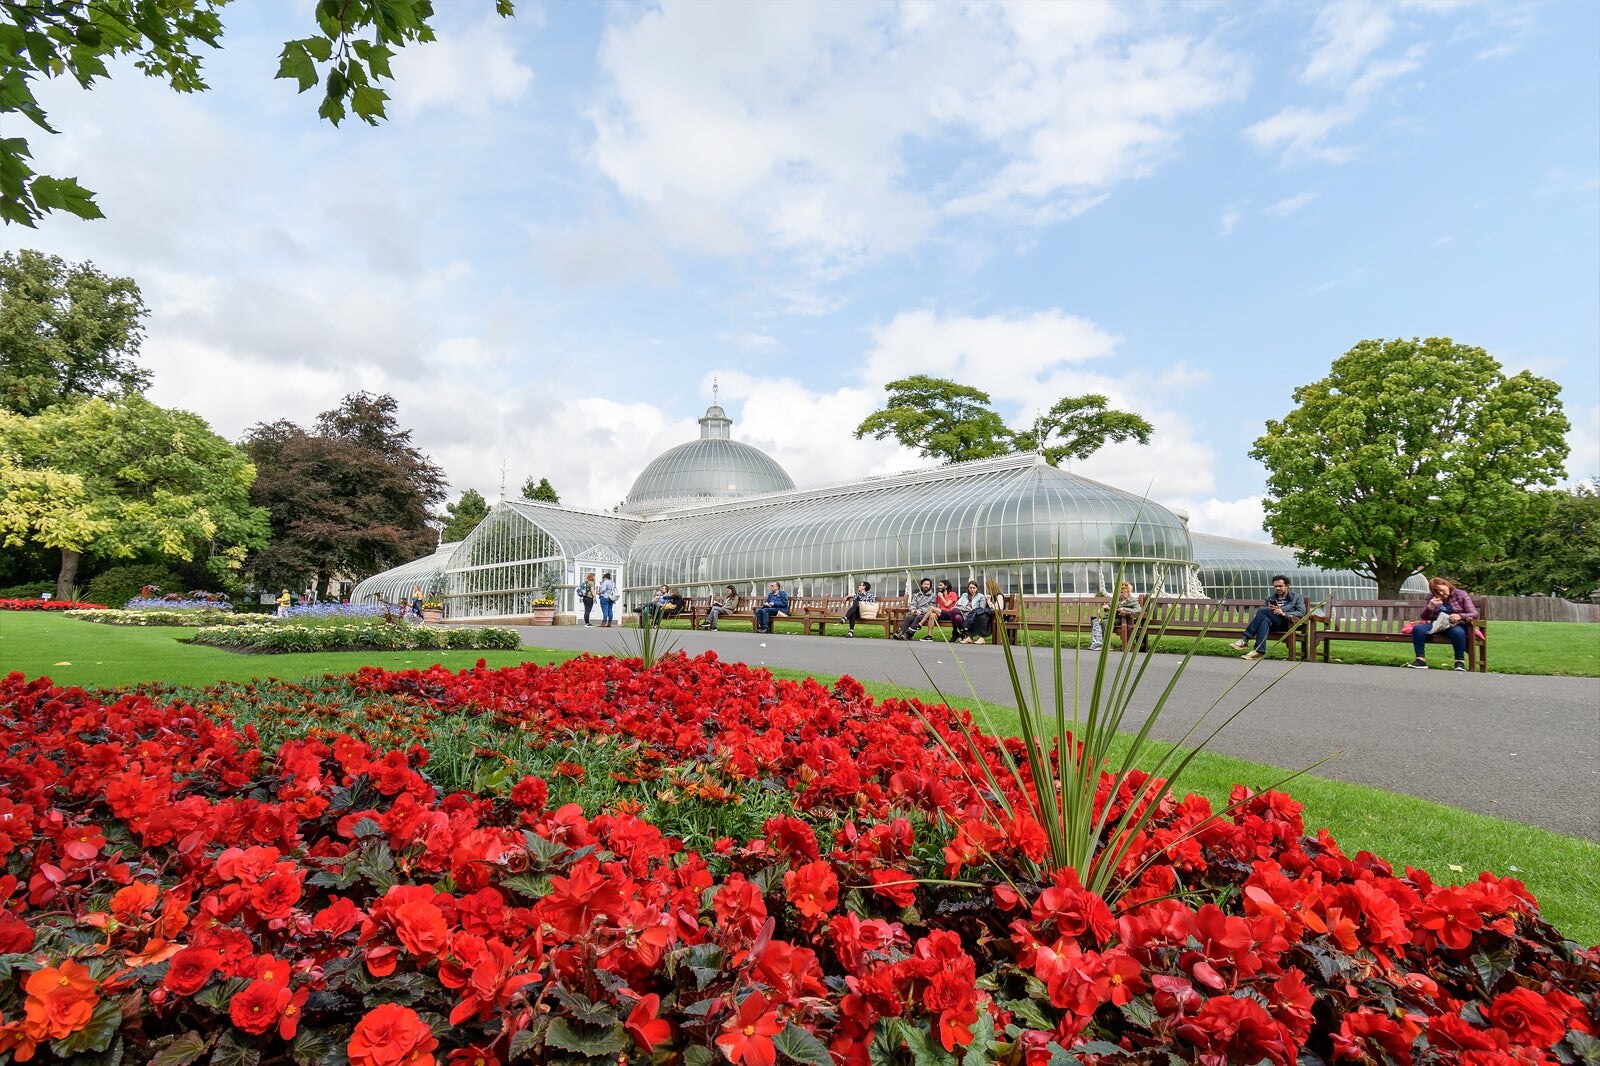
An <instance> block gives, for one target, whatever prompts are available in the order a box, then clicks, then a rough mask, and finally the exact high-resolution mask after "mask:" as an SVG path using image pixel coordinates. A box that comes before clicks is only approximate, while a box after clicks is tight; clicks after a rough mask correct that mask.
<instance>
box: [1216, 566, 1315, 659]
mask: <svg viewBox="0 0 1600 1066" xmlns="http://www.w3.org/2000/svg"><path fill="white" fill-rule="evenodd" d="M1305 616H1306V598H1305V596H1303V595H1301V594H1300V593H1298V592H1291V591H1290V590H1289V579H1288V578H1287V577H1284V576H1283V575H1282V574H1279V575H1277V576H1276V577H1274V578H1273V579H1272V593H1271V595H1269V596H1268V597H1267V598H1266V599H1265V600H1263V601H1262V606H1261V607H1260V608H1259V609H1258V610H1257V611H1256V616H1255V617H1254V618H1252V619H1250V624H1249V625H1247V626H1245V627H1244V636H1243V637H1241V638H1239V639H1238V640H1236V641H1234V642H1233V645H1232V646H1233V647H1234V648H1235V649H1240V648H1246V647H1249V645H1250V643H1251V642H1252V641H1254V642H1255V647H1254V648H1251V649H1250V650H1249V651H1248V652H1246V653H1245V655H1244V657H1245V658H1246V659H1259V658H1261V657H1262V656H1263V655H1265V654H1267V640H1268V639H1269V638H1270V637H1271V636H1272V634H1274V633H1281V632H1283V631H1284V630H1286V629H1288V628H1289V627H1290V626H1292V625H1294V624H1295V622H1297V621H1299V620H1300V619H1302V618H1304V617H1305Z"/></svg>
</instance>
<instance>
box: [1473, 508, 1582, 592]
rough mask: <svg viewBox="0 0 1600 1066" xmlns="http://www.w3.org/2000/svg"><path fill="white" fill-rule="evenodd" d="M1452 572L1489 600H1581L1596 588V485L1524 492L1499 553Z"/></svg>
mask: <svg viewBox="0 0 1600 1066" xmlns="http://www.w3.org/2000/svg"><path fill="white" fill-rule="evenodd" d="M1453 569H1454V570H1455V574H1456V576H1457V577H1459V578H1460V579H1461V580H1462V581H1463V582H1464V583H1465V584H1466V586H1467V588H1469V589H1471V590H1472V591H1473V592H1486V593H1489V594H1490V595H1498V596H1522V595H1529V594H1537V595H1547V594H1554V595H1557V596H1564V597H1566V598H1568V599H1582V598H1584V597H1585V596H1588V595H1590V594H1591V593H1593V592H1595V591H1596V590H1597V589H1600V480H1590V481H1589V482H1588V483H1586V484H1579V485H1577V486H1575V487H1574V488H1572V489H1571V490H1570V491H1569V490H1564V489H1545V490H1542V491H1535V492H1531V493H1529V498H1528V501H1527V505H1526V506H1525V507H1524V508H1523V509H1522V518H1521V520H1520V521H1519V522H1518V523H1517V527H1516V529H1514V530H1513V531H1512V533H1511V535H1510V536H1509V537H1508V538H1507V539H1506V545H1505V549H1504V550H1503V551H1502V552H1501V553H1500V554H1499V555H1497V556H1495V557H1494V558H1491V559H1486V560H1478V561H1475V562H1470V563H1464V564H1460V565H1457V566H1455V567H1454V568H1453Z"/></svg>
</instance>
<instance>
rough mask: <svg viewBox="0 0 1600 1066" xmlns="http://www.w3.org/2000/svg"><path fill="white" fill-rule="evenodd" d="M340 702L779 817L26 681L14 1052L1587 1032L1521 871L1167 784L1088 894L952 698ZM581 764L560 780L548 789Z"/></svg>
mask: <svg viewBox="0 0 1600 1066" xmlns="http://www.w3.org/2000/svg"><path fill="white" fill-rule="evenodd" d="M351 685H352V686H353V687H354V689H356V690H357V691H360V692H364V693H369V694H371V695H372V696H373V697H375V698H379V699H381V700H382V701H385V702H387V703H388V704H390V705H392V706H393V708H394V714H395V718H396V722H397V723H399V722H404V720H405V718H406V716H407V714H408V713H409V715H410V716H411V717H412V718H414V719H419V720H420V719H425V718H428V717H434V718H437V717H441V716H444V717H448V716H466V717H471V718H483V719H485V720H487V721H488V722H492V723H494V724H495V725H496V726H497V727H499V728H500V729H501V730H507V731H516V732H517V734H518V735H519V736H524V737H526V738H527V739H528V740H529V741H530V742H542V743H544V744H546V745H550V746H553V747H555V748H561V747H566V746H568V745H569V743H570V741H571V739H572V738H575V737H587V738H590V741H591V742H592V743H594V744H602V745H606V746H608V747H610V748H619V747H620V751H621V752H626V756H625V757H624V756H622V755H621V754H620V752H617V751H613V752H612V753H611V761H612V763H613V765H614V767H615V768H614V769H612V770H611V771H610V772H611V773H614V774H618V775H620V776H622V777H623V778H626V779H628V780H631V781H635V782H643V783H646V787H650V788H652V789H653V790H654V791H655V792H656V793H657V794H658V795H659V794H665V793H667V792H669V791H670V792H671V793H672V794H674V795H676V796H679V797H682V800H681V802H685V803H687V802H693V803H696V804H701V805H707V806H710V807H715V806H716V805H718V804H729V803H737V802H738V796H739V794H740V792H741V791H742V790H744V789H746V788H749V787H754V788H756V789H758V790H759V791H761V792H763V793H766V792H770V793H773V794H775V795H776V796H778V797H780V798H782V799H784V800H786V806H787V809H788V810H789V811H790V812H791V813H787V814H780V815H777V816H775V817H772V818H769V819H767V820H766V821H765V822H764V823H763V826H762V831H761V832H760V833H759V834H758V835H752V836H749V837H747V838H743V839H736V838H724V839H720V840H717V841H715V842H714V843H713V844H712V845H711V846H710V847H707V848H705V849H703V850H690V849H687V848H685V847H684V846H683V845H682V843H681V842H679V841H677V840H676V839H674V838H671V837H667V836H664V835H663V834H662V833H661V832H660V831H659V830H658V829H656V828H655V827H653V826H652V825H650V824H649V823H647V822H645V821H643V820H642V819H640V818H639V817H638V816H637V808H636V807H632V806H630V805H629V804H626V803H623V802H614V803H612V804H610V805H609V806H607V807H605V808H603V809H598V810H592V811H584V810H582V809H579V808H578V807H577V806H575V805H570V804H569V805H564V806H556V805H555V804H553V803H552V802H551V795H552V792H553V791H554V788H553V786H552V783H551V782H550V781H549V780H546V779H545V778H541V777H537V776H532V775H530V776H524V777H522V778H520V779H517V780H515V781H507V782H505V783H504V787H499V788H494V789H491V790H488V791H485V792H465V791H463V792H455V793H450V794H441V793H440V791H439V790H438V789H437V788H436V787H435V785H434V784H433V783H431V782H430V781H429V779H428V765H429V762H430V760H429V753H428V751H427V750H426V749H424V748H422V747H419V746H413V747H410V748H403V747H397V748H392V749H391V750H388V751H384V750H382V749H381V748H378V747H375V746H374V745H372V744H371V743H369V742H368V741H367V740H365V739H363V738H362V737H361V736H359V735H351V734H350V733H347V732H339V731H333V730H328V729H319V728H316V727H311V728H310V729H308V735H305V736H299V737H296V736H292V735H291V734H292V733H293V731H294V726H293V724H292V722H293V719H294V718H295V716H296V715H297V713H299V712H297V710H296V708H295V707H294V706H293V705H292V704H291V705H287V706H284V707H283V708H282V709H281V710H280V711H277V712H275V713H274V715H273V717H274V719H275V720H276V721H277V729H278V730H280V731H281V734H282V735H283V736H284V737H286V739H284V740H283V741H282V742H281V743H280V744H278V746H277V747H276V750H264V748H263V746H262V743H261V741H260V739H259V737H258V736H257V734H256V733H255V731H254V730H253V729H252V728H251V727H248V726H247V727H244V728H239V727H236V726H234V725H233V724H231V723H230V722H229V721H228V720H227V719H226V717H225V716H224V714H223V712H225V710H226V704H225V703H224V702H221V701H220V700H219V701H218V702H216V703H215V704H214V705H213V704H211V703H209V702H208V701H206V700H193V701H191V700H185V701H181V702H175V703H165V702H161V701H157V700H152V699H151V698H150V697H149V696H146V695H141V694H139V693H137V692H132V693H127V694H121V695H118V696H117V697H115V701H114V702H110V703H107V702H104V701H102V700H101V699H99V698H96V697H95V696H93V695H91V694H88V693H85V692H83V691H81V690H77V689H66V690H64V689H59V688H56V687H54V686H52V685H50V684H49V683H48V682H44V681H34V682H29V681H27V680H26V679H24V678H23V677H22V676H21V675H17V674H13V675H11V676H10V677H8V678H6V679H5V680H4V681H3V682H0V735H3V736H5V737H6V738H8V739H7V744H6V747H5V748H4V749H0V784H3V786H4V787H3V789H0V825H3V826H4V829H3V832H0V856H3V858H4V863H5V867H4V872H3V873H0V900H4V901H5V909H4V911H0V952H4V953H6V954H4V955H0V1054H4V1053H9V1054H10V1055H12V1056H14V1057H15V1058H17V1059H18V1060H21V1059H24V1058H26V1057H28V1056H30V1055H35V1054H36V1053H44V1052H45V1051H46V1049H48V1052H49V1053H50V1054H53V1055H55V1056H57V1057H60V1058H63V1059H66V1058H74V1059H84V1058H87V1057H89V1056H91V1055H99V1056H103V1057H105V1058H106V1060H107V1061H114V1060H117V1059H124V1058H126V1059H128V1060H133V1061H147V1060H150V1059H154V1058H157V1057H159V1058H160V1059H161V1060H162V1061H163V1062H172V1063H180V1062H181V1063H186V1062H193V1061H197V1060H199V1059H201V1058H202V1057H204V1056H208V1055H209V1056H210V1058H211V1060H212V1061H218V1062H246V1061H257V1059H258V1057H259V1058H268V1059H272V1060H275V1061H283V1060H284V1059H285V1058H290V1059H292V1060H294V1061H296V1062H298V1063H311V1062H324V1061H334V1062H336V1061H346V1060H347V1061H348V1062H350V1063H352V1064H355V1066H369V1064H370V1066H375V1064H377V1063H379V1062H401V1061H404V1062H410V1063H414V1064H419V1066H420V1064H423V1063H433V1062H436V1061H438V1059H442V1058H446V1057H448V1060H449V1061H450V1062H451V1063H467V1062H477V1063H484V1064H488V1063H509V1062H511V1061H513V1060H521V1061H531V1062H555V1061H573V1060H574V1059H575V1057H589V1058H595V1057H602V1056H603V1057H605V1058H606V1059H608V1060H610V1061H621V1060H622V1059H624V1058H627V1059H628V1060H629V1061H659V1062H669V1061H670V1062H683V1063H692V1064H697V1066H703V1064H709V1063H711V1062H713V1061H717V1060H719V1059H726V1060H728V1061H731V1062H735V1063H741V1062H748V1063H756V1064H771V1063H774V1062H776V1061H778V1059H779V1058H780V1056H781V1057H782V1059H783V1060H784V1061H794V1062H809V1063H819V1064H822V1063H830V1062H840V1063H845V1064H868V1063H879V1062H882V1063H889V1062H917V1063H948V1064H954V1063H980V1062H993V1061H1006V1062H1017V1063H1024V1062H1025V1063H1029V1064H1045V1063H1049V1062H1052V1061H1067V1060H1066V1054H1067V1049H1070V1051H1071V1053H1072V1054H1073V1055H1075V1056H1076V1057H1077V1058H1078V1059H1079V1060H1080V1061H1085V1062H1092V1063H1094V1064H1096V1066H1098V1064H1104V1063H1116V1062H1127V1063H1141V1064H1142V1063H1150V1062H1158V1061H1159V1062H1166V1061H1170V1060H1171V1058H1172V1057H1175V1058H1176V1059H1177V1060H1178V1061H1184V1062H1208V1063H1223V1062H1230V1061H1249V1062H1259V1061H1267V1062H1270V1063H1273V1064H1276V1066H1291V1064H1295V1063H1298V1062H1302V1061H1304V1062H1313V1061H1322V1062H1333V1061H1339V1060H1348V1061H1360V1062H1391V1061H1392V1062H1405V1063H1419V1064H1420V1063H1431V1062H1456V1061H1460V1062H1483V1063H1491V1062H1502V1063H1513V1062H1539V1061H1551V1060H1559V1061H1569V1062H1577V1061H1580V1060H1583V1059H1590V1058H1592V1057H1593V1056H1594V1054H1595V1052H1596V1050H1597V1044H1596V1041H1595V1037H1594V1029H1595V1026H1594V1022H1593V1018H1594V1016H1595V1011H1596V1008H1597V1005H1600V1003H1597V997H1600V949H1595V948H1589V949H1583V948H1581V947H1579V946H1578V945H1576V944H1572V943H1568V942H1565V941H1563V939H1562V938H1561V937H1560V936H1559V935H1558V934H1556V932H1555V931H1554V930H1553V929H1551V928H1550V927H1549V926H1548V925H1547V924H1546V923H1544V922H1543V921H1542V920H1541V919H1540V917H1539V914H1538V908H1537V904H1536V902H1535V901H1534V900H1533V899H1532V898H1531V896H1529V895H1528V893H1527V892H1526V891H1525V890H1524V889H1523V887H1522V886H1521V885H1520V884H1519V883H1518V882H1516V881H1514V880H1511V879H1500V878H1496V877H1494V876H1492V875H1487V874H1486V875H1483V876H1481V877H1480V878H1479V879H1478V880H1476V881H1473V882H1469V883H1467V884H1465V885H1456V886H1451V885H1443V884H1437V883H1434V882H1432V881H1431V880H1430V879H1428V878H1427V877H1426V876H1422V875H1419V874H1417V873H1414V872H1407V873H1406V874H1405V875H1403V876H1402V875H1397V874H1396V873H1395V872H1394V871H1392V870H1391V869H1390V868H1389V866H1388V865H1387V864H1386V863H1384V862H1383V861H1382V860H1381V859H1378V858H1376V857H1374V856H1371V855H1367V854H1360V855H1356V856H1354V857H1349V856H1346V855H1345V854H1344V853H1343V852H1342V851H1341V850H1340V849H1339V848H1338V846H1337V844H1336V843H1335V842H1334V841H1333V840H1331V839H1330V838H1329V837H1328V836H1327V835H1326V834H1325V833H1319V834H1317V835H1315V836H1309V835H1307V834H1306V833H1305V832H1304V829H1303V827H1302V825H1301V824H1300V818H1299V810H1298V806H1297V805H1296V804H1295V803H1294V802H1293V800H1291V799H1290V798H1289V797H1287V796H1284V795H1282V794H1277V793H1263V794H1259V795H1249V794H1241V795H1240V796H1239V797H1238V798H1239V800H1240V805H1239V807H1238V808H1237V809H1236V810H1235V811H1234V812H1233V813H1232V814H1231V815H1230V816H1229V817H1228V818H1226V819H1216V818H1212V817H1210V811H1209V808H1208V806H1207V804H1206V802H1205V801H1204V800H1203V799H1198V798H1196V797H1183V798H1177V797H1169V798H1167V799H1165V800H1163V801H1162V803H1161V804H1160V809H1159V810H1158V811H1157V812H1156V814H1155V816H1154V817H1153V818H1152V819H1151V820H1150V821H1149V822H1147V823H1146V824H1145V825H1144V827H1143V828H1142V829H1141V830H1140V831H1139V833H1138V836H1139V839H1138V840H1137V841H1135V842H1134V845H1133V847H1132V848H1131V849H1130V850H1129V851H1128V853H1127V854H1128V856H1129V858H1128V859H1127V860H1125V863H1126V865H1127V869H1126V871H1125V877H1124V878H1123V880H1124V882H1125V884H1124V891H1122V892H1121V893H1120V895H1119V896H1118V897H1116V898H1114V899H1113V900H1111V901H1108V900H1106V899H1104V898H1102V897H1100V896H1096V895H1094V894H1092V893H1089V892H1087V891H1085V890H1083V889H1082V888H1081V887H1080V886H1079V885H1078V884H1077V883H1076V880H1075V878H1074V877H1073V876H1072V875H1070V874H1066V873H1056V874H1053V875H1050V874H1045V875H1044V876H1040V875H1039V873H1038V869H1037V866H1036V863H1037V861H1038V858H1039V857H1040V856H1041V855H1042V854H1043V847H1042V842H1041V840H1040V827H1039V826H1038V825H1037V823H1033V822H1031V820H1030V819H1029V818H1027V817H1026V816H1025V815H1019V816H1017V817H1015V818H1012V819H1009V820H1007V821H1006V822H1004V823H1003V824H997V823H996V822H994V821H993V820H992V819H991V818H990V817H989V815H988V812H989V810H990V808H988V807H987V806H985V805H984V804H983V803H981V802H980V789H979V786H978V784H977V782H978V781H980V780H984V779H994V780H999V781H1000V782H1001V783H1002V786H1005V784H1006V780H1007V779H1006V778H1005V777H1003V776H1000V777H991V775H992V774H993V772H994V771H997V770H998V764H997V762H996V760H997V759H998V757H999V751H998V744H1000V743H1006V744H1007V745H1011V744H1013V743H1014V742H1012V741H1005V742H996V741H993V740H990V739H988V738H986V737H981V736H979V737H975V738H973V739H972V740H971V741H970V742H968V741H966V740H964V739H963V732H962V731H961V730H960V729H958V728H957V725H958V723H957V721H956V719H955V716H954V712H951V711H949V710H948V709H946V708H938V707H922V706H915V707H914V706H911V705H907V704H905V703H904V702H902V701H897V700H885V701H882V702H880V703H874V702H873V701H872V700H870V699H868V698H867V697H866V696H865V694H864V693H863V692H862V690H861V689H860V686H859V685H856V684H855V683H854V682H853V681H851V680H849V679H848V678H847V679H843V680H841V681H840V682H839V683H838V684H837V685H836V686H834V688H833V689H831V690H829V689H825V688H823V687H822V686H820V685H817V684H815V683H814V682H805V683H790V682H775V681H774V680H773V679H772V678H771V677H770V675H767V674H765V673H764V672H762V671H754V670H750V669H747V668H745V667H742V666H731V665H727V664H723V663H720V662H719V661H717V660H716V658H715V657H714V656H712V655H706V656H702V657H700V658H698V659H694V660H689V659H685V658H684V657H682V656H677V655H673V656H667V657H665V658H663V659H662V660H661V661H659V662H658V663H657V664H655V665H654V666H653V667H651V668H649V669H642V668H641V666H640V664H639V663H638V662H637V661H632V662H630V661H625V660H613V659H594V658H585V659H579V660H575V661H573V662H571V663H567V664H564V665H562V666H558V667H553V668H540V667H533V666H527V667H521V668H511V669H505V670H498V671H491V670H486V669H478V670H472V671H466V672H463V673H459V674H452V673H449V672H447V671H444V670H441V669H433V670H428V671H421V672H418V671H407V672H404V673H388V672H385V671H380V670H363V671H361V672H360V673H359V674H357V675H355V676H354V678H353V679H352V680H351ZM108 698H110V697H108ZM351 727H352V729H355V730H357V731H360V730H361V729H363V728H364V727H363V726H362V724H361V722H360V720H359V716H352V719H351ZM395 727H396V725H395V723H387V724H385V726H384V728H386V729H387V728H395ZM411 728H412V729H413V730H414V731H413V733H412V735H413V736H415V737H418V738H420V737H422V736H424V735H426V734H425V732H416V731H415V730H416V729H418V728H421V729H423V730H425V726H423V727H417V726H412V727H411ZM930 731H937V733H938V735H939V737H940V738H942V741H943V743H937V742H935V740H934V737H933V735H932V733H931V732H930ZM481 757H482V758H484V759H485V760H486V761H487V762H490V763H492V762H493V759H494V753H493V752H492V751H485V752H483V753H482V756H481ZM984 765H987V766H988V768H989V771H990V774H985V773H983V772H982V770H981V767H982V766H984ZM586 773H587V771H586V768H585V766H584V765H582V764H580V763H575V762H564V761H559V760H558V761H556V762H554V763H552V769H551V772H550V776H551V777H555V778H561V779H564V780H577V779H581V778H582V777H584V776H585V775H586ZM719 782H721V783H720V784H719ZM1030 787H1031V786H1030ZM1100 802H1101V803H1102V804H1104V805H1106V806H1107V807H1108V808H1115V807H1117V806H1118V805H1119V804H1120V803H1122V802H1124V800H1123V797H1122V795H1121V794H1120V793H1113V792H1111V791H1109V790H1107V791H1106V793H1105V794H1104V795H1102V797H1101V800H1100ZM435 1053H437V1056H438V1058H436V1057H435Z"/></svg>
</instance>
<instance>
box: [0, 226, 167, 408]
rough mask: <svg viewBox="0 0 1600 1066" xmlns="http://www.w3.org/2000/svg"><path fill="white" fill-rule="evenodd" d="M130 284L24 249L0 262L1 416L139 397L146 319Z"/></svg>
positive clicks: (144, 376)
mask: <svg viewBox="0 0 1600 1066" xmlns="http://www.w3.org/2000/svg"><path fill="white" fill-rule="evenodd" d="M148 313H149V312H147V311H146V310H145V306H144V299H143V298H142V297H141V296H140V293H139V286H138V285H137V284H135V283H134V280H133V279H132V278H114V277H110V276H108V275H106V274H103V273H101V272H100V271H99V270H96V269H95V266H94V264H93V263H71V264H69V263H66V262H65V261H63V260H62V259H60V258H58V257H57V256H53V255H45V254H43V253H42V252H36V251H33V250H32V249H28V248H24V249H22V250H21V251H17V252H5V253H3V254H0V408H4V409H6V410H10V411H14V412H17V413H18V414H23V415H35V414H38V413H39V412H40V411H43V410H44V409H45V408H46V407H51V406H53V405H55V404H58V403H61V402H63V401H65V400H69V399H73V398H76V397H83V396H104V397H106V398H108V399H109V398H113V397H116V396H119V395H123V394H126V393H134V392H143V391H144V389H145V387H146V386H148V385H149V384H150V372H149V371H147V370H144V369H142V368H141V367H140V366H139V365H138V364H137V363H136V362H135V359H136V357H137V356H138V354H139V344H140V342H141V341H142V340H143V339H144V328H143V325H142V322H143V319H144V318H145V316H146V315H147V314H148Z"/></svg>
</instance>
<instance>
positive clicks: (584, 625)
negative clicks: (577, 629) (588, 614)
mask: <svg viewBox="0 0 1600 1066" xmlns="http://www.w3.org/2000/svg"><path fill="white" fill-rule="evenodd" d="M583 628H585V629H593V628H594V623H593V622H585V623H583Z"/></svg>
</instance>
